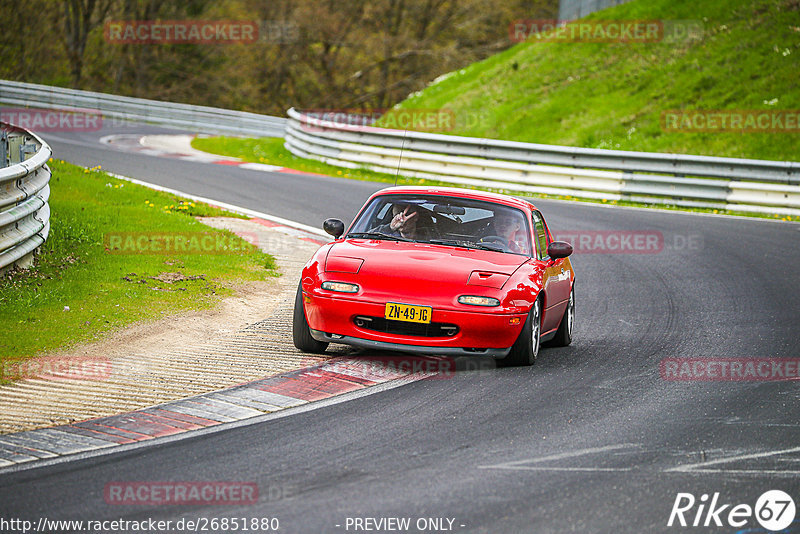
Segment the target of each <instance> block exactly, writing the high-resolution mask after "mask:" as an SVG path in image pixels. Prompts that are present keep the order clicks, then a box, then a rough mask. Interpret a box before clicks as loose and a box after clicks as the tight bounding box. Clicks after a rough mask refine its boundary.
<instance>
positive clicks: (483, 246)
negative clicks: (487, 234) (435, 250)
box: [428, 239, 505, 252]
mask: <svg viewBox="0 0 800 534" xmlns="http://www.w3.org/2000/svg"><path fill="white" fill-rule="evenodd" d="M428 242H429V243H432V244H434V245H450V246H453V247H463V248H472V249H479V250H491V251H492V252H505V250H504V249H503V246H502V245H499V244H497V243H474V242H472V241H462V240H458V239H431V240H430V241H428Z"/></svg>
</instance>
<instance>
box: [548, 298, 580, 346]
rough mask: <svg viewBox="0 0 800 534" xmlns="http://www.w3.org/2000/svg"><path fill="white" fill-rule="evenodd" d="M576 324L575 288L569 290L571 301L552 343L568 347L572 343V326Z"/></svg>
mask: <svg viewBox="0 0 800 534" xmlns="http://www.w3.org/2000/svg"><path fill="white" fill-rule="evenodd" d="M574 325H575V288H574V287H573V288H572V291H570V292H569V302H568V303H567V309H566V310H564V317H562V318H561V324H560V325H558V330H557V331H556V336H555V337H554V338H553V341H552V342H551V344H552V345H553V346H554V347H566V346H567V345H569V344H570V343H572V328H573V327H574Z"/></svg>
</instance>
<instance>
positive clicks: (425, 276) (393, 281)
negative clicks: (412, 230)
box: [325, 239, 530, 300]
mask: <svg viewBox="0 0 800 534" xmlns="http://www.w3.org/2000/svg"><path fill="white" fill-rule="evenodd" d="M529 259H530V258H528V257H526V256H520V255H517V254H504V253H500V252H493V251H488V250H474V249H465V248H457V247H450V246H444V245H431V244H426V243H406V242H401V241H378V240H360V239H349V240H347V241H343V242H340V243H336V244H335V245H333V246H332V247H331V249H330V251H329V252H328V256H327V258H326V262H325V270H326V272H342V273H350V274H349V275H348V280H352V279H353V278H350V277H351V276H355V280H357V281H358V282H359V285H361V287H362V289H363V290H364V292H365V294H369V295H371V296H374V297H376V298H381V299H383V298H394V297H402V296H408V297H410V298H413V297H429V296H431V295H441V296H443V297H447V299H448V300H450V298H451V296H452V295H453V294H456V293H457V294H463V293H464V290H465V288H467V287H472V286H475V289H476V292H477V293H478V294H484V293H485V290H483V291H481V290H482V289H483V288H494V289H500V288H501V287H502V286H503V284H504V283H505V282H506V281H507V280H508V278H509V277H510V276H511V275H512V274H513V273H514V271H516V270H517V269H518V268H519V266H520V265H522V264H523V263H525V262H526V261H528V260H529ZM361 260H363V261H361ZM356 273H357V274H356Z"/></svg>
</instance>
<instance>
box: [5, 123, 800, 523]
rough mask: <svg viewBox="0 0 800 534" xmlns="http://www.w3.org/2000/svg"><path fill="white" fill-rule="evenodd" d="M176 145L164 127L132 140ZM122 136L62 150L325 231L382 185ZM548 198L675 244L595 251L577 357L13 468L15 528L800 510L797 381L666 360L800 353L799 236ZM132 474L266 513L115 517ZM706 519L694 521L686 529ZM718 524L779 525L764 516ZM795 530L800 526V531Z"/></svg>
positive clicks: (58, 145)
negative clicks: (669, 376)
mask: <svg viewBox="0 0 800 534" xmlns="http://www.w3.org/2000/svg"><path fill="white" fill-rule="evenodd" d="M120 131H121V130H120ZM156 131H158V132H165V131H164V130H161V129H159V128H155V127H145V126H142V127H140V128H138V129H134V128H130V127H128V128H125V129H124V132H123V133H148V132H156ZM112 133H115V131H109V130H105V131H102V132H91V133H83V134H77V133H75V134H49V135H48V134H45V135H44V136H43V137H44V138H45V140H47V141H48V143H50V145H51V146H52V148H53V150H54V154H55V157H57V158H60V159H65V160H67V161H71V162H73V163H76V164H80V165H87V166H93V165H98V164H101V165H102V166H103V169H105V170H109V171H111V172H116V173H120V174H124V175H127V176H131V177H134V178H138V179H140V180H144V181H147V182H152V183H157V184H160V185H163V186H167V187H171V188H174V189H178V190H181V191H186V192H189V193H193V194H196V195H201V196H205V197H209V198H214V199H217V200H220V201H224V202H229V203H232V204H237V205H241V206H244V207H248V208H251V209H256V210H260V211H263V212H266V213H269V214H272V215H276V216H280V217H285V218H288V219H292V220H295V221H297V222H301V223H305V224H308V225H313V226H316V227H319V226H320V225H321V222H322V220H323V219H324V218H325V217H328V216H332V217H340V218H342V219H344V220H345V221H350V220H351V217H352V215H353V214H354V212H355V210H356V209H357V208H358V207H360V206H361V204H362V203H363V201H364V200H365V199H366V197H367V196H368V195H369V194H370V193H371V192H373V191H375V190H378V189H380V188H382V187H383V186H384V184H375V183H369V182H360V181H350V180H343V179H335V178H326V177H318V176H302V175H295V174H281V173H271V172H256V171H247V170H242V169H237V168H232V167H227V166H223V165H212V164H204V163H193V162H186V161H178V160H170V159H165V158H157V157H152V156H146V155H140V154H129V153H124V152H118V151H114V150H113V149H110V148H108V147H106V146H103V145H100V144H99V143H98V141H97V140H98V139H99V138H100V137H101V136H103V135H109V134H112ZM52 194H53V195H54V196H55V195H58V189H57V184H56V185H55V186H54V188H53V193H52ZM537 205H538V206H539V207H540V208H541V209H542V211H543V213H544V215H545V217H546V218H547V221H548V223H549V225H550V227H551V230H552V231H553V232H554V233H556V234H568V233H570V232H572V233H576V232H579V233H580V235H589V236H590V237H591V239H593V240H594V239H595V238H596V236H598V235H600V236H607V235H608V234H604V233H602V232H613V233H616V234H624V233H625V232H638V233H642V232H645V233H649V234H650V235H653V234H655V235H660V236H661V239H662V241H661V242H660V246H659V250H657V251H653V250H651V251H646V253H639V254H631V253H589V252H588V251H585V250H584V251H581V248H580V247H578V251H577V252H576V254H575V255H574V256H573V264H574V265H575V269H576V272H577V281H576V287H577V288H576V296H577V306H578V308H577V319H576V332H575V340H574V342H573V344H572V345H571V346H570V347H566V348H561V349H545V350H543V352H542V353H540V356H539V360H538V362H537V363H536V365H535V366H533V367H531V368H524V369H492V368H484V369H479V370H476V369H475V368H476V367H481V365H480V362H478V361H470V360H464V361H461V362H459V366H460V368H461V369H462V370H461V371H459V372H458V373H456V374H455V375H454V376H452V377H450V378H448V379H427V380H422V381H418V382H414V383H411V384H408V385H404V386H402V387H398V388H394V389H390V390H387V391H382V392H380V393H377V394H374V395H368V396H364V397H360V398H355V399H351V400H347V401H346V402H340V403H334V404H331V405H328V406H324V407H321V408H318V409H315V410H310V411H306V412H304V413H297V414H294V415H291V416H288V417H281V418H276V419H274V420H270V421H266V422H261V423H258V424H254V425H250V426H245V427H241V428H234V429H228V430H225V431H222V432H218V433H213V434H209V435H203V436H196V437H192V438H188V439H185V440H181V441H175V442H169V443H165V442H156V443H154V444H152V445H151V446H148V447H143V448H140V449H137V450H132V451H126V452H119V453H114V454H109V455H105V456H99V457H95V458H87V459H82V460H76V461H71V462H66V463H62V464H58V465H50V466H44V467H39V468H34V469H29V470H25V471H21V472H16V473H6V474H0V516H2V517H17V518H25V519H31V520H33V521H36V520H37V519H38V518H40V517H46V518H48V519H84V520H103V519H119V518H122V519H131V520H142V519H147V518H153V519H156V520H158V519H162V520H173V521H175V520H178V519H181V518H188V519H196V518H199V517H206V518H212V517H214V518H223V517H227V518H233V517H238V518H254V517H258V518H261V517H274V518H278V519H279V521H280V530H279V531H281V532H313V533H317V532H331V533H333V532H354V531H358V530H355V527H354V524H355V523H354V522H353V520H354V518H375V519H379V518H394V517H399V518H411V525H412V526H414V525H415V524H416V522H417V520H418V519H420V518H423V519H428V518H445V520H444V521H443V525H444V527H443V528H442V527H439V528H438V529H437V528H432V527H431V525H432V524H433V525H434V527H435V524H434V523H426V524H425V525H423V526H425V527H426V529H425V530H422V531H427V532H438V531H448V530H447V529H452V531H455V532H491V533H495V532H537V533H538V532H604V533H605V532H609V533H611V532H681V531H685V532H701V531H702V532H705V531H708V530H709V529H707V528H703V527H698V528H692V527H683V528H682V527H679V526H676V524H674V525H673V526H672V527H671V528H669V527H667V522H668V520H669V518H670V514H671V510H672V508H673V504H674V503H675V501H676V497H677V495H678V493H691V494H693V495H694V497H695V498H696V499H697V500H698V504H699V502H700V500H701V495H703V494H706V495H708V496H712V495H713V494H715V493H717V492H718V493H719V496H718V500H719V501H718V502H719V504H729V505H731V506H729V507H728V508H727V509H726V510H725V512H724V513H722V514H720V516H719V517H720V519H721V520H722V521H723V524H725V521H726V519H727V516H728V511H729V510H730V509H731V508H732V506H735V505H737V504H747V505H749V506H751V507H752V506H755V504H756V501H757V499H758V497H759V496H760V495H761V494H762V493H763V492H765V491H767V490H773V489H779V490H783V491H785V492H787V493H789V494H790V495H792V496H793V497H794V498H795V501H797V497H798V495H799V494H800V431H798V427H799V426H800V420H798V417H797V414H798V411H799V409H800V391H799V390H798V387H797V385H798V382H796V381H767V380H747V381H717V382H714V381H675V380H666V379H664V378H663V377H662V374H661V368H660V363H661V362H662V360H663V359H665V358H689V359H691V358H718V359H722V358H771V359H774V358H798V357H800V274H798V265H799V264H800V225H798V224H789V223H779V222H769V221H762V220H749V219H740V218H723V217H719V218H717V217H712V216H704V215H695V214H686V213H677V212H675V213H673V212H663V211H648V210H639V209H619V208H608V207H604V206H599V205H594V204H586V203H564V202H555V201H544V200H542V201H538V202H537ZM53 224H58V214H57V213H55V214H54V215H53ZM598 232H600V233H598ZM625 235H628V234H625ZM595 252H596V250H595ZM483 367H487V366H483ZM488 367H491V366H488ZM114 481H240V482H253V483H255V484H257V486H258V488H259V490H260V498H259V501H258V503H257V504H254V505H239V506H201V505H195V506H121V505H109V504H106V501H105V500H104V494H103V490H104V487H105V485H106V484H107V483H109V482H114ZM708 500H710V498H709V499H708ZM798 504H800V503H798ZM697 511H698V506H697V505H695V506H694V508H692V509H691V510H690V511H688V512H686V514H685V516H686V519H687V521H688V522H691V521H693V520H694V518H695V514H696V512H697ZM798 517H800V515H799V516H798ZM705 519H706V516H705V513H703V514H702V517H701V521H705ZM448 520H452V523H450V522H449V521H448ZM362 524H363V523H362ZM701 524H702V522H701ZM710 524H711V525H713V524H714V523H713V521H712V522H711V523H710ZM217 531H219V532H222V531H223V530H221V529H218V530H217ZM360 531H365V530H363V529H362V530H360ZM411 531H412V532H416V531H417V530H416V529H415V528H412V529H411ZM718 531H719V532H736V531H741V532H766V531H765V530H763V529H761V527H760V526H759V524H758V523H757V522H756V520H755V519H754V518H749V520H748V521H747V523H746V525H745V526H742V527H739V528H735V527H733V526H728V525H727V524H725V526H724V527H723V528H721V529H718ZM788 531H795V532H800V519H799V520H795V522H794V524H793V525H792V526H791V527H790V528H789V530H787V532H788Z"/></svg>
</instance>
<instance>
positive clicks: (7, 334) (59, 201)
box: [0, 160, 278, 380]
mask: <svg viewBox="0 0 800 534" xmlns="http://www.w3.org/2000/svg"><path fill="white" fill-rule="evenodd" d="M50 168H51V170H52V173H53V177H52V179H51V182H50V188H51V191H52V194H51V197H50V207H51V210H52V214H51V231H50V235H49V237H48V239H47V242H46V243H45V245H44V247H43V248H42V251H41V253H40V254H39V256H38V260H37V262H36V265H35V267H34V268H32V269H29V270H24V271H16V272H9V273H7V274H6V276H5V277H3V278H0V324H2V325H3V334H2V336H1V337H0V359H2V360H1V361H0V363H7V362H9V361H13V360H20V359H25V358H30V357H32V356H35V355H39V354H41V353H44V352H47V351H51V350H55V349H61V348H68V347H70V346H74V345H75V344H77V343H79V342H85V341H91V340H93V339H96V338H98V337H99V336H101V335H102V334H104V333H106V332H109V331H110V330H113V329H116V328H120V327H123V326H126V325H129V324H131V323H133V322H136V321H141V320H148V319H156V318H159V317H161V316H163V315H168V314H173V313H175V312H180V311H183V310H197V309H204V308H209V307H212V306H213V305H214V304H216V303H217V302H218V301H219V300H220V297H222V296H226V295H229V294H231V293H232V289H231V288H232V287H233V286H234V285H235V284H236V283H238V282H242V281H253V280H265V279H268V278H270V277H274V276H277V275H278V273H277V271H276V267H277V266H276V263H275V260H274V258H273V257H272V256H270V255H268V254H265V253H263V252H261V251H260V250H258V249H257V248H256V247H253V246H251V245H249V244H247V243H246V242H245V241H243V240H242V239H240V238H239V237H237V236H235V235H234V234H232V233H230V232H226V231H222V230H217V229H213V228H211V227H208V226H206V225H204V224H202V223H200V222H199V221H197V220H196V219H195V217H197V216H233V217H239V215H235V214H233V213H229V212H226V211H224V210H221V209H218V208H214V207H212V206H209V205H206V204H202V203H199V202H198V203H196V202H192V201H187V200H182V199H180V198H178V197H176V196H174V195H170V194H167V193H162V192H158V191H153V190H151V189H147V188H146V187H143V186H139V185H135V184H132V183H129V182H125V181H123V180H119V179H116V178H113V177H111V176H109V175H108V174H106V173H104V172H102V171H100V170H99V167H98V168H94V169H83V168H81V167H77V166H75V165H71V164H69V163H65V162H63V161H55V160H51V162H50ZM156 235H157V236H159V238H160V239H161V243H162V247H163V243H164V236H171V237H177V236H181V237H180V239H182V240H183V243H184V247H185V248H182V249H181V250H177V251H175V253H165V252H163V251H162V250H158V249H157V247H155V246H154V245H153V244H152V243H154V241H152V239H154V237H153V236H156ZM142 236H147V237H146V239H145V238H143V237H142ZM131 238H132V239H133V241H131ZM204 238H205V239H206V240H205V241H203V239H204ZM115 239H116V240H117V241H114V240H115ZM115 243H117V245H118V246H115ZM119 243H121V245H119ZM176 245H177V241H176V242H175V245H168V246H170V247H171V249H172V250H173V251H174V250H175V249H176V248H181V247H176ZM164 248H165V247H164ZM121 251H124V252H126V253H120V252H121ZM2 370H3V368H0V380H2V378H3V374H2V373H1V371H2Z"/></svg>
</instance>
